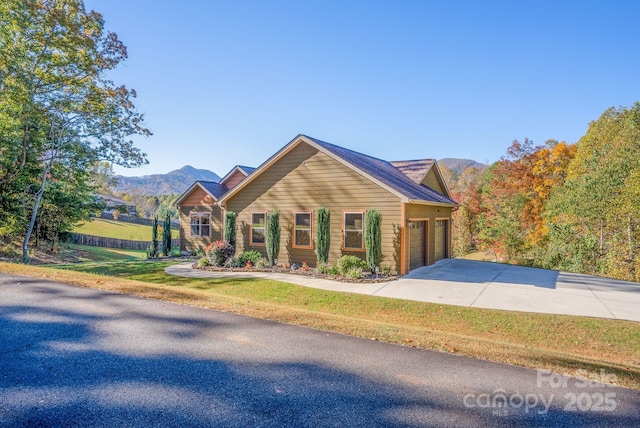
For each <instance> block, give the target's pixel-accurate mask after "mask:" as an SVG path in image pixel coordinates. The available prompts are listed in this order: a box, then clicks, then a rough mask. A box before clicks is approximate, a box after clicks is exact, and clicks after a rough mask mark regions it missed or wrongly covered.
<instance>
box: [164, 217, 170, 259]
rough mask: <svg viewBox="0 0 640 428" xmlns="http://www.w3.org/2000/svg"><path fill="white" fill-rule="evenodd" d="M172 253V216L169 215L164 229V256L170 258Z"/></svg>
mask: <svg viewBox="0 0 640 428" xmlns="http://www.w3.org/2000/svg"><path fill="white" fill-rule="evenodd" d="M170 252H171V216H170V215H169V213H167V216H166V217H165V218H164V226H163V228H162V254H164V256H165V257H166V256H168V255H169V253H170Z"/></svg>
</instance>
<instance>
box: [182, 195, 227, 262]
mask: <svg viewBox="0 0 640 428" xmlns="http://www.w3.org/2000/svg"><path fill="white" fill-rule="evenodd" d="M192 212H202V213H205V212H208V213H210V214H211V234H210V236H208V237H205V236H191V213H192ZM179 216H180V250H182V251H191V252H195V251H197V250H198V249H199V248H202V249H204V248H205V247H206V246H207V245H209V244H210V243H212V242H213V241H217V240H218V239H221V238H222V216H221V209H220V207H219V206H211V205H191V206H188V205H184V204H180V206H179Z"/></svg>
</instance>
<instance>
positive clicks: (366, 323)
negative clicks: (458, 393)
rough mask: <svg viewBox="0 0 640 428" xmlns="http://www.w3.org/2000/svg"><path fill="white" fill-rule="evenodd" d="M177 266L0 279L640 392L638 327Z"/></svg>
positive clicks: (12, 268)
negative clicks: (609, 377)
mask: <svg viewBox="0 0 640 428" xmlns="http://www.w3.org/2000/svg"><path fill="white" fill-rule="evenodd" d="M171 263H174V262H132V263H110V264H83V265H67V266H60V267H57V268H56V269H55V270H54V269H46V268H33V267H31V266H24V265H13V264H6V263H0V271H3V272H12V273H15V274H23V275H32V276H39V277H47V278H51V279H55V280H59V281H62V282H68V283H72V284H76V285H81V286H87V287H94V288H100V289H106V290H112V291H116V292H122V293H128V294H134V295H139V296H144V297H151V298H157V299H163V300H170V301H174V302H178V303H182V304H189V305H193V306H200V307H205V308H210V309H218V310H225V311H229V312H236V313H241V314H246V315H251V316H255V317H259V318H264V319H270V320H275V321H280V322H286V323H290V324H296V325H303V326H307V327H311V328H317V329H322V330H327V331H335V332H340V333H345V334H351V335H355V336H360V337H364V338H369V339H375V340H383V341H387V342H392V343H399V344H403V345H406V346H416V347H420V348H425V349H434V350H438V351H442V352H451V353H457V354H461V355H467V356H471V357H476V358H481V359H486V360H491V361H497V362H503V363H509V364H515V365H521V366H525V367H530V368H545V369H550V370H553V371H555V372H559V373H565V374H569V375H575V374H576V370H578V369H583V370H587V371H588V372H589V373H593V374H594V376H595V375H597V374H598V373H599V370H600V369H604V370H606V371H607V373H613V374H615V375H616V376H617V379H618V384H619V385H623V386H628V387H633V388H636V389H640V323H636V322H632V321H620V320H610V319H598V318H585V317H577V316H565V315H551V314H536V313H522V312H509V311H499V310H492V309H481V308H466V307H458V306H449V305H442V304H435V303H422V302H413V301H406V300H399V299H390V298H382V297H375V296H366V295H358V294H349V293H338V292H331V291H325V290H318V289H313V288H306V287H301V286H297V285H293V284H288V283H283V282H278V281H271V280H260V279H246V278H237V279H196V278H179V277H173V276H170V275H167V274H165V273H164V270H163V269H164V268H165V267H166V266H168V265H169V264H171ZM71 270H73V271H74V272H70V271H71ZM78 272H86V273H87V274H84V273H78ZM92 274H99V275H107V276H108V277H107V276H96V275H92Z"/></svg>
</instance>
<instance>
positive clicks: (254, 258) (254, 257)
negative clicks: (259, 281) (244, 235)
mask: <svg viewBox="0 0 640 428" xmlns="http://www.w3.org/2000/svg"><path fill="white" fill-rule="evenodd" d="M261 258H262V254H260V252H259V251H256V250H251V251H245V252H244V253H242V254H240V255H239V256H238V265H239V266H240V267H244V266H246V264H247V262H251V264H252V265H253V266H255V265H256V264H257V263H258V260H260V259H261Z"/></svg>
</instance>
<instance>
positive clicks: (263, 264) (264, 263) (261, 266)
mask: <svg viewBox="0 0 640 428" xmlns="http://www.w3.org/2000/svg"><path fill="white" fill-rule="evenodd" d="M255 266H256V267H257V268H259V269H265V268H267V267H269V261H268V260H267V259H265V258H264V257H260V258H259V259H258V260H257V261H256V264H255Z"/></svg>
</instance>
